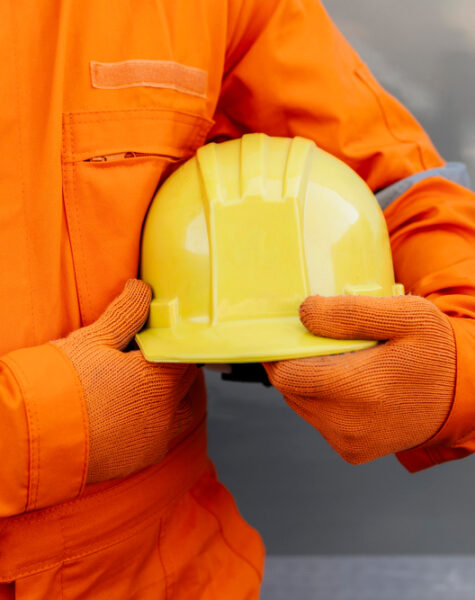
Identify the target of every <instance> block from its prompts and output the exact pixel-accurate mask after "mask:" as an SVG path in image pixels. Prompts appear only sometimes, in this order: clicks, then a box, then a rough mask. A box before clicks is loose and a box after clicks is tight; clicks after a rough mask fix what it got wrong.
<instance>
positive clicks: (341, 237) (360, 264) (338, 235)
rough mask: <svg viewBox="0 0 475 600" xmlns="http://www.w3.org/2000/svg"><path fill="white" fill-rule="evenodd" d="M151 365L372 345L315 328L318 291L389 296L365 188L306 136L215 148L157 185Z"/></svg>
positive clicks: (146, 260)
mask: <svg viewBox="0 0 475 600" xmlns="http://www.w3.org/2000/svg"><path fill="white" fill-rule="evenodd" d="M141 277H142V278H143V279H144V280H145V281H146V282H147V283H149V284H150V285H151V287H152V290H153V300H152V303H151V306H150V315H149V320H148V323H147V325H146V328H145V329H144V330H143V331H142V332H141V333H139V334H138V335H137V341H138V344H139V346H140V348H141V350H142V352H143V354H144V356H145V357H146V359H147V360H150V361H159V362H189V363H193V362H200V363H212V362H219V363H223V362H236V363H237V362H261V361H268V360H281V359H288V358H296V357H305V356H315V355H323V354H337V353H341V352H348V351H352V350H359V349H362V348H367V347H369V346H371V345H374V344H375V342H373V341H368V340H361V341H357V340H333V339H327V338H321V337H316V336H314V335H312V334H310V333H309V332H308V331H307V330H306V329H305V327H304V326H303V325H302V324H301V322H300V320H299V305H300V303H301V302H302V301H303V300H304V299H305V298H306V297H307V296H310V295H312V294H320V295H323V296H335V295H341V294H363V295H373V296H391V295H397V294H400V293H402V292H401V286H398V285H395V283H394V274H393V266H392V259H391V251H390V246H389V239H388V233H387V229H386V224H385V220H384V217H383V214H382V211H381V209H380V207H379V205H378V203H377V201H376V199H375V197H374V195H373V194H372V192H371V190H370V189H369V188H368V187H367V185H366V183H365V182H364V181H363V180H362V179H361V178H360V177H359V176H358V175H357V174H356V173H354V172H353V171H352V169H350V168H349V167H348V166H346V165H345V164H344V163H343V162H341V161H340V160H338V159H336V158H335V157H333V156H331V155H330V154H328V153H327V152H325V151H323V150H321V149H320V148H318V147H317V146H316V145H315V144H314V143H313V142H311V141H310V140H307V139H304V138H300V137H296V138H293V139H292V138H281V137H268V136H266V135H264V134H256V133H254V134H248V135H245V136H243V137H242V138H241V139H236V140H231V141H227V142H223V143H221V144H215V143H210V144H208V145H206V146H204V147H202V148H200V149H199V150H198V152H197V154H196V156H195V157H193V158H192V159H190V160H189V161H188V162H186V163H185V164H184V165H182V166H181V167H180V168H179V169H177V171H175V173H173V174H172V175H171V176H170V177H169V178H168V179H167V180H166V181H165V183H164V184H163V185H162V186H161V188H160V189H159V191H158V193H157V195H156V196H155V198H154V200H153V202H152V205H151V207H150V211H149V214H148V216H147V219H146V223H145V228H144V233H143V240H142V265H141Z"/></svg>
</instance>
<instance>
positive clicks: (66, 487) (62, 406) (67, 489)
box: [2, 344, 89, 510]
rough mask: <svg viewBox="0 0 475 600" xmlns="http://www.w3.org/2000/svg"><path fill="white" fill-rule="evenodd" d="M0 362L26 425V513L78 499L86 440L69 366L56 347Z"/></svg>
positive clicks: (75, 377) (78, 386) (29, 351)
mask: <svg viewBox="0 0 475 600" xmlns="http://www.w3.org/2000/svg"><path fill="white" fill-rule="evenodd" d="M2 362H3V363H4V364H5V365H6V366H8V368H9V369H10V370H11V372H12V374H13V375H14V377H15V379H16V381H17V383H18V385H19V387H20V389H21V393H22V396H23V401H24V405H25V411H26V416H27V422H28V438H29V440H28V441H29V477H28V494H27V496H28V497H27V502H26V510H35V509H38V508H43V507H45V506H50V505H52V504H57V503H58V502H62V501H64V500H68V499H70V498H74V497H76V496H78V495H79V494H80V493H81V491H82V489H83V487H84V485H85V481H86V474H87V461H88V439H89V436H88V421H87V412H86V405H85V402H84V397H83V393H82V387H81V383H80V381H79V377H78V375H77V373H76V371H75V369H74V367H73V365H72V363H71V362H70V361H69V359H68V358H67V356H66V355H65V354H64V353H63V352H62V351H61V350H60V349H59V348H57V347H56V346H55V345H54V344H44V345H42V346H37V347H34V348H26V349H22V350H16V351H14V352H11V353H10V354H8V355H7V356H6V357H4V358H3V359H2Z"/></svg>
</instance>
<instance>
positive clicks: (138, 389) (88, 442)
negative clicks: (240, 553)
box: [0, 280, 196, 517]
mask: <svg viewBox="0 0 475 600" xmlns="http://www.w3.org/2000/svg"><path fill="white" fill-rule="evenodd" d="M150 296H151V292H150V289H149V288H148V286H147V285H146V284H145V283H143V282H141V281H136V280H131V281H130V282H128V284H127V285H126V287H125V290H124V292H123V293H122V294H121V295H120V296H119V297H118V298H116V299H115V300H114V301H113V302H112V303H111V305H110V306H109V307H108V308H107V309H106V311H105V312H104V314H103V315H102V316H101V317H100V318H99V319H98V320H97V321H96V322H95V323H93V324H92V325H89V326H88V327H84V328H82V329H79V330H77V331H75V332H73V333H72V334H70V335H69V336H68V337H67V338H64V339H62V340H57V341H55V342H54V343H49V344H44V345H42V346H37V347H34V348H28V349H22V350H17V351H14V352H11V353H9V354H8V355H6V356H4V357H2V359H1V360H0V424H1V435H0V458H1V460H0V517H4V516H10V515H14V514H19V513H22V512H24V511H27V510H34V509H38V508H43V507H45V506H50V505H53V504H57V503H59V502H61V501H64V500H68V499H70V498H74V497H76V496H78V495H79V494H80V493H81V491H82V489H83V487H84V485H85V484H86V483H93V482H97V481H104V480H107V479H112V478H116V477H122V476H125V475H128V474H130V473H133V472H135V471H138V470H140V469H142V468H144V467H146V466H148V465H150V464H152V463H154V462H156V461H157V460H159V459H160V458H161V457H162V456H163V455H164V454H165V453H166V451H167V447H168V443H169V441H170V440H171V439H172V438H173V437H174V436H175V435H176V434H178V433H179V432H180V431H181V430H183V429H185V428H186V427H187V426H188V425H190V423H191V421H192V419H193V415H192V410H191V406H188V404H186V403H185V404H184V403H181V400H182V399H183V398H184V396H185V395H186V393H187V391H188V389H189V387H190V386H191V384H192V382H193V381H194V379H195V375H196V367H195V366H193V365H176V364H175V365H161V364H150V363H147V362H146V361H145V359H144V358H143V356H142V354H141V353H140V352H139V351H138V350H137V351H132V352H126V353H124V352H122V350H123V349H124V348H125V347H126V346H127V344H128V343H129V342H130V340H131V339H132V338H133V336H134V335H135V333H136V332H137V331H138V330H140V328H141V327H142V325H143V323H144V321H145V319H146V317H147V313H148V308H149V303H150Z"/></svg>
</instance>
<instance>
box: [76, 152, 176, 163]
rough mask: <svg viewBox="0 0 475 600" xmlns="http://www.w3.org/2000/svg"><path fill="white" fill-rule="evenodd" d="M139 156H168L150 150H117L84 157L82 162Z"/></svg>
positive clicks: (110, 160)
mask: <svg viewBox="0 0 475 600" xmlns="http://www.w3.org/2000/svg"><path fill="white" fill-rule="evenodd" d="M141 156H156V157H163V158H170V157H168V156H166V155H165V154H153V153H152V152H118V153H116V154H105V155H104V156H93V157H91V158H86V159H85V160H84V162H113V161H115V160H123V159H124V158H139V157H141Z"/></svg>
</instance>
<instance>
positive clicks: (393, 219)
mask: <svg viewBox="0 0 475 600" xmlns="http://www.w3.org/2000/svg"><path fill="white" fill-rule="evenodd" d="M234 4H236V3H234ZM239 6H240V10H239V12H237V13H236V14H233V13H232V11H231V12H230V15H229V25H228V28H229V31H228V53H227V57H226V69H225V75H224V79H223V85H222V93H221V97H220V101H219V103H218V107H217V112H216V115H215V120H216V124H215V126H214V128H213V130H212V132H211V137H214V138H216V139H226V138H228V137H238V136H240V135H243V134H244V133H246V132H250V131H260V132H264V133H267V134H269V135H277V136H296V135H301V136H304V137H307V138H310V139H313V140H314V141H315V143H316V144H317V145H318V146H320V147H321V148H323V149H324V150H326V151H328V152H330V153H331V154H333V155H335V156H337V157H339V158H341V159H342V160H343V161H344V162H345V163H347V164H348V165H349V166H351V167H352V168H353V169H354V170H355V171H356V172H357V173H358V174H359V175H360V176H361V177H362V178H363V179H365V181H366V182H367V183H368V185H369V186H370V187H371V189H372V190H373V191H374V192H378V191H381V190H385V189H386V188H388V186H392V185H394V184H397V183H398V182H400V181H403V180H405V179H407V178H410V177H411V176H413V175H414V174H416V173H420V174H421V178H420V181H418V182H417V183H415V184H414V185H411V186H409V189H408V190H406V191H405V192H404V193H402V194H401V195H400V196H399V197H396V198H392V199H391V202H392V203H391V202H388V200H387V197H384V207H387V208H386V212H385V214H386V219H387V222H388V228H389V231H390V235H391V243H392V247H393V253H394V265H395V271H396V277H397V280H398V281H400V282H401V283H403V284H404V285H405V287H406V290H407V291H408V292H411V293H414V294H419V295H421V296H425V297H427V298H429V299H430V300H432V301H434V302H435V303H436V304H437V305H438V306H439V308H440V309H441V310H442V311H443V312H445V313H446V314H447V315H449V316H450V317H452V323H453V327H454V331H455V337H456V344H457V387H456V395H455V401H454V404H453V407H452V411H451V414H450V417H449V419H448V421H447V423H446V425H445V426H444V427H443V428H442V430H441V431H440V432H439V434H438V435H437V436H436V437H435V438H433V439H432V440H430V442H429V443H428V444H426V445H424V447H421V448H417V449H414V450H410V451H407V452H405V453H401V454H400V455H399V458H400V460H401V461H402V462H403V463H404V464H405V465H406V467H407V468H409V469H410V470H418V469H421V468H424V467H427V466H430V465H432V464H436V463H438V462H442V461H443V460H449V459H452V458H458V457H462V456H466V455H467V454H469V453H470V452H473V451H474V450H475V395H474V392H475V369H473V367H471V366H470V363H471V362H473V359H474V356H475V321H474V316H475V290H474V275H473V274H474V273H475V225H474V224H475V208H474V207H475V196H474V194H473V193H472V192H470V191H469V190H467V189H466V188H465V187H463V186H461V185H458V184H457V183H454V182H452V181H448V180H447V179H446V178H444V177H440V176H433V175H431V173H433V171H434V170H435V169H438V168H442V169H441V172H442V174H443V172H444V167H445V162H444V160H443V159H442V158H441V157H440V155H439V154H438V152H437V151H436V149H435V148H434V146H433V144H432V143H431V141H430V139H429V137H428V136H427V134H426V133H425V131H424V130H423V128H422V127H421V126H420V125H419V124H418V122H417V121H416V119H414V117H413V116H412V115H411V114H410V113H409V112H408V111H407V110H406V109H405V108H404V107H403V106H402V105H401V104H400V103H399V102H398V101H397V100H396V99H395V98H394V97H392V96H391V95H390V94H388V93H387V92H386V91H385V90H384V89H383V88H382V87H381V86H380V85H379V84H378V83H377V81H376V80H375V79H374V77H373V76H372V74H371V73H370V71H369V69H368V68H367V66H366V65H365V64H364V63H363V61H362V60H361V59H360V58H359V56H358V55H357V53H356V52H355V51H354V50H353V49H352V48H351V47H350V46H349V44H348V43H347V42H346V40H345V39H344V37H343V36H342V35H341V33H340V32H339V31H338V29H337V28H336V27H335V25H334V24H333V23H332V21H331V19H330V18H329V16H328V15H327V13H326V12H325V9H324V8H323V6H322V5H321V3H320V2H318V1H317V0H277V1H276V0H247V1H244V2H243V3H239ZM230 10H231V9H230ZM428 171H430V172H431V173H428V174H427V176H425V175H424V173H426V172H428ZM449 171H450V170H449V169H447V170H446V171H445V172H446V173H449ZM393 189H394V188H393Z"/></svg>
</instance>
